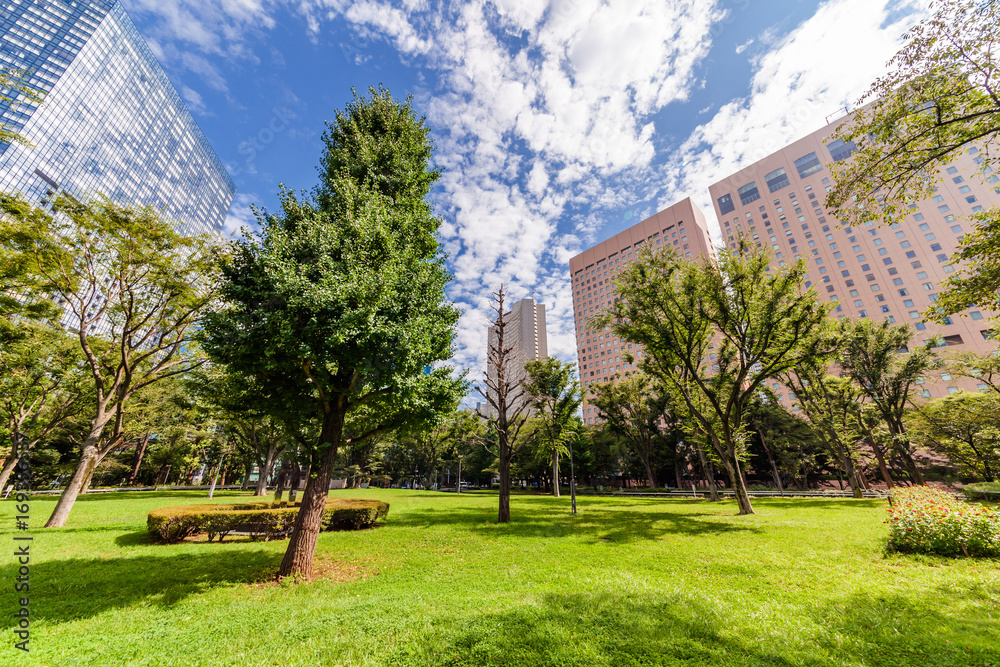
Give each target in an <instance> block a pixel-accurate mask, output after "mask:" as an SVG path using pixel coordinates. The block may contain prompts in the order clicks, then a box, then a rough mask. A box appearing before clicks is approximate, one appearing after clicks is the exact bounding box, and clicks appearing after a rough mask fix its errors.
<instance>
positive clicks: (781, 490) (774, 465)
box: [757, 428, 785, 496]
mask: <svg viewBox="0 0 1000 667" xmlns="http://www.w3.org/2000/svg"><path fill="white" fill-rule="evenodd" d="M757 435H759V436H760V444H761V445H762V446H763V447H764V453H766V454H767V462H768V463H770V464H771V476H772V477H774V484H775V485H776V486H777V487H778V493H780V494H781V495H782V496H784V495H785V489H784V487H782V486H781V474H780V473H779V472H778V464H777V463H776V462H775V460H774V456H773V455H772V454H771V448H770V447H768V446H767V440H765V439H764V432H763V431H761V430H760V429H759V428H758V429H757Z"/></svg>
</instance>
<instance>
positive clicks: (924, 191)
mask: <svg viewBox="0 0 1000 667" xmlns="http://www.w3.org/2000/svg"><path fill="white" fill-rule="evenodd" d="M932 7H933V14H932V15H931V16H930V17H928V18H927V19H925V20H924V21H922V22H920V23H919V24H918V25H916V26H914V27H913V28H912V29H911V30H910V31H909V32H908V33H907V34H906V36H905V38H906V43H905V44H904V46H903V48H902V49H901V50H900V51H899V52H898V53H897V54H896V55H895V56H894V57H893V58H892V60H890V61H889V67H888V69H889V71H888V72H887V73H886V74H885V75H884V76H882V77H880V78H879V79H877V80H876V81H875V82H874V83H873V84H872V86H871V87H870V88H869V89H868V91H867V92H866V93H865V94H864V96H862V98H861V99H860V100H859V104H861V103H868V104H867V106H865V107H862V108H860V109H859V110H858V111H857V112H856V113H855V114H854V116H853V117H852V118H851V120H850V121H848V122H847V123H845V124H844V125H843V126H841V127H840V128H839V129H838V131H837V132H836V134H835V136H834V139H837V140H842V141H846V142H853V143H854V145H855V147H856V151H855V152H854V154H853V156H852V157H851V159H850V160H846V161H843V162H840V163H837V164H836V165H834V166H833V175H834V186H833V189H832V190H831V191H830V193H829V194H828V195H827V199H826V205H827V207H828V208H829V209H831V212H833V213H834V214H835V215H836V216H837V217H838V218H839V219H841V220H843V221H845V222H846V223H847V224H848V225H854V224H858V223H859V222H864V221H867V220H878V221H882V222H887V223H892V222H898V221H900V220H902V219H903V217H904V216H905V213H906V209H907V207H908V206H909V205H911V204H912V203H915V202H917V201H919V200H922V199H929V198H931V197H932V196H933V195H934V192H935V189H936V188H937V185H938V183H940V181H941V180H942V178H943V176H944V169H945V168H946V167H947V166H948V165H949V164H950V163H951V162H953V161H954V160H955V158H956V157H957V156H958V155H959V154H960V153H961V152H963V151H964V150H967V149H968V148H969V147H970V144H975V145H977V146H978V147H979V148H982V149H983V150H981V152H980V156H981V157H982V167H983V171H982V173H981V174H979V177H980V178H982V179H983V180H986V179H988V178H991V173H990V170H992V169H995V168H996V167H997V166H998V165H1000V158H998V154H1000V152H998V149H1000V143H998V138H1000V88H998V81H1000V61H998V59H997V55H996V54H997V52H998V50H1000V3H998V2H996V0H985V1H982V0H936V1H935V2H934V3H933V5H932ZM975 220H976V223H977V224H976V230H975V231H974V232H973V233H972V234H969V235H967V236H966V237H965V238H964V239H963V241H962V243H961V245H960V248H959V253H958V258H960V259H961V260H964V261H965V264H964V270H963V271H960V272H959V273H956V274H955V275H954V276H953V277H952V278H951V279H950V280H949V281H948V290H947V291H946V292H945V294H944V295H943V298H942V299H941V301H940V302H939V304H938V305H939V306H940V309H939V310H937V311H935V312H936V316H937V317H944V316H946V315H949V314H952V313H956V312H960V311H963V310H965V309H966V308H968V307H969V304H979V305H980V306H982V307H989V308H993V309H997V308H998V307H1000V301H998V297H997V290H998V289H1000V252H997V251H998V250H1000V209H997V208H994V209H992V210H989V211H984V212H983V213H981V214H978V215H977V216H975Z"/></svg>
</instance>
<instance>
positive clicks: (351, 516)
mask: <svg viewBox="0 0 1000 667" xmlns="http://www.w3.org/2000/svg"><path fill="white" fill-rule="evenodd" d="M299 507H300V505H299V504H294V505H293V504H290V503H288V502H287V501H281V502H277V503H269V502H258V503H242V504H235V505H185V506H182V507H161V508H160V509H155V510H153V511H152V512H150V513H149V516H148V518H147V519H146V529H147V530H148V531H149V534H150V536H151V537H152V538H153V540H155V541H157V542H163V543H165V544H174V543H176V542H180V541H182V540H184V539H185V538H187V537H190V536H192V535H196V534H198V533H208V541H209V542H211V541H212V540H214V539H215V538H216V536H218V538H219V541H220V542H221V541H222V540H223V539H225V537H226V536H227V535H229V534H230V533H232V532H233V531H241V532H248V533H250V539H251V540H257V539H260V538H261V537H263V538H264V541H265V542H266V541H267V540H270V539H274V538H283V537H287V536H288V534H289V533H291V531H292V527H293V525H294V523H295V517H296V515H297V514H298V512H299ZM388 514H389V503H384V502H382V501H380V500H355V499H350V498H333V499H330V500H328V501H327V502H326V508H325V509H324V510H323V528H322V529H323V530H358V529H360V528H368V527H370V526H371V525H373V524H374V523H375V522H376V521H378V520H379V519H382V518H385V517H386V516H387V515H388Z"/></svg>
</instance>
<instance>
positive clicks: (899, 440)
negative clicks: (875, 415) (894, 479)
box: [887, 422, 925, 486]
mask: <svg viewBox="0 0 1000 667" xmlns="http://www.w3.org/2000/svg"><path fill="white" fill-rule="evenodd" d="M887 426H888V427H889V431H890V433H892V448H893V449H894V450H896V452H897V453H898V454H899V458H900V459H902V461H903V467H904V468H906V472H907V473H908V474H909V475H910V480H911V481H912V482H913V483H914V484H917V485H919V486H923V485H924V484H925V482H924V476H923V474H922V473H921V472H920V469H919V468H917V462H916V461H914V460H913V456H912V455H911V454H910V441H909V438H908V437H907V435H906V430H905V429H904V427H903V424H902V423H901V422H895V423H894V422H888V423H887Z"/></svg>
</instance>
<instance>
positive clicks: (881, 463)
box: [868, 440, 896, 489]
mask: <svg viewBox="0 0 1000 667" xmlns="http://www.w3.org/2000/svg"><path fill="white" fill-rule="evenodd" d="M868 446H869V447H871V448H872V452H873V453H874V454H875V459H876V460H877V461H878V469H879V472H880V473H882V481H884V482H885V486H886V488H888V489H891V488H893V487H894V486H896V485H895V484H894V483H893V481H892V475H890V474H889V466H887V465H886V464H885V453H884V452H883V451H882V448H881V447H879V446H878V445H877V444H875V441H874V440H868Z"/></svg>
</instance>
